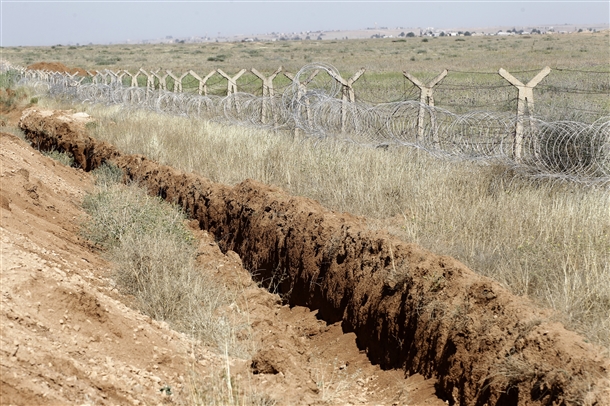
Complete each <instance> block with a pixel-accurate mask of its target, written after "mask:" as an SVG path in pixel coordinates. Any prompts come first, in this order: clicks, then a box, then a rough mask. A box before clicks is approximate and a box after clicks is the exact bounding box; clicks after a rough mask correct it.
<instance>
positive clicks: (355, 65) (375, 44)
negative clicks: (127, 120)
mask: <svg viewBox="0 0 610 406" xmlns="http://www.w3.org/2000/svg"><path fill="white" fill-rule="evenodd" d="M608 35H609V33H608V32H607V31H606V32H599V33H579V34H562V35H558V34H555V35H531V36H506V37H499V36H478V37H434V38H428V37H424V38H421V37H412V38H404V39H365V40H342V41H277V42H260V43H257V42H250V43H239V42H238V43H225V42H218V43H202V44H157V45H81V46H78V47H77V46H62V45H56V46H52V47H4V48H3V49H2V53H3V58H4V59H6V60H8V61H11V62H12V63H14V64H17V65H22V66H27V65H30V64H32V63H35V62H41V61H59V62H62V63H64V64H66V65H67V66H78V67H81V68H84V69H103V68H108V69H128V70H131V71H135V70H138V69H139V68H142V67H143V68H145V69H157V68H162V69H171V70H176V71H186V70H189V69H194V70H195V71H197V72H201V73H204V72H205V73H207V72H208V71H210V70H212V69H216V68H221V69H223V70H225V71H227V72H230V71H234V70H239V69H241V68H247V69H249V68H251V67H255V68H257V69H258V70H261V71H274V70H275V69H277V67H278V66H280V65H282V66H284V67H285V68H286V69H287V70H288V71H290V72H295V71H296V70H298V69H299V68H300V67H301V66H303V65H304V64H306V63H309V62H325V63H330V64H332V65H334V66H336V67H337V68H338V69H339V71H340V72H342V73H346V74H347V73H350V72H352V73H353V72H355V71H356V70H358V69H359V68H361V67H363V68H366V69H367V70H369V71H371V72H378V73H380V74H387V73H390V72H394V73H400V72H402V71H403V70H405V69H406V70H408V71H410V72H412V73H414V74H430V75H435V72H437V71H441V70H442V69H444V68H446V69H449V70H461V71H473V72H481V71H484V72H485V71H487V72H497V70H498V69H499V68H501V67H502V68H504V69H507V70H509V71H510V70H529V69H540V68H542V67H544V66H547V65H548V66H551V67H560V68H570V69H575V68H585V67H586V68H594V67H604V66H605V67H607V64H608Z"/></svg>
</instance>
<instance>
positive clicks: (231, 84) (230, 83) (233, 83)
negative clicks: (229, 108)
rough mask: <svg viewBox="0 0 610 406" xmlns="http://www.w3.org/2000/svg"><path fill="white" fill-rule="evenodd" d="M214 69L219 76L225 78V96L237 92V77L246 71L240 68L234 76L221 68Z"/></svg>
mask: <svg viewBox="0 0 610 406" xmlns="http://www.w3.org/2000/svg"><path fill="white" fill-rule="evenodd" d="M216 71H217V72H218V73H219V74H220V76H222V77H224V78H225V79H227V96H230V95H232V94H235V93H237V79H239V78H240V77H241V75H243V74H244V73H246V70H245V69H242V70H240V71H239V72H237V74H236V75H235V76H229V75H228V74H226V73H225V72H224V71H223V70H222V69H216Z"/></svg>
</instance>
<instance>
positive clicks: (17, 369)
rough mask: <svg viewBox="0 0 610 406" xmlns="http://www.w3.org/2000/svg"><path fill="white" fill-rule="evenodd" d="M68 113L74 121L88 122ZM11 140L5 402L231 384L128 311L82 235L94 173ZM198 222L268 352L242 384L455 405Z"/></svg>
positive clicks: (3, 276)
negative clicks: (290, 293) (256, 271)
mask: <svg viewBox="0 0 610 406" xmlns="http://www.w3.org/2000/svg"><path fill="white" fill-rule="evenodd" d="M70 117H71V118H70V121H69V122H70V123H71V125H77V124H76V123H79V124H78V125H79V126H83V124H84V123H85V122H87V118H86V117H84V116H82V115H78V114H77V115H75V114H70ZM39 118H40V117H39ZM63 123H65V122H63ZM0 145H1V148H0V181H1V186H2V188H1V190H0V211H1V215H0V216H1V227H0V238H1V241H2V245H1V259H2V266H1V273H0V280H1V284H0V291H1V299H0V300H1V303H2V305H1V307H0V337H1V339H0V404H3V405H4V404H6V405H9V404H12V405H34V404H36V405H42V404H100V405H116V404H135V405H137V404H189V399H191V396H192V395H193V390H194V388H195V387H196V388H197V389H198V390H206V389H208V390H211V389H210V388H213V387H214V385H216V386H217V385H219V383H220V384H222V383H223V382H224V381H223V379H224V378H223V376H224V375H223V374H224V372H225V371H226V363H227V360H226V359H225V358H224V357H222V356H219V355H218V353H217V351H216V350H215V349H210V348H207V347H205V346H204V345H202V344H201V343H198V342H196V341H193V340H192V339H189V337H187V336H185V335H184V334H181V333H178V332H176V331H173V330H171V329H170V328H169V326H168V325H167V324H165V323H163V322H157V321H154V320H152V319H150V318H149V317H147V316H145V315H142V314H141V313H139V312H137V311H135V310H133V309H132V308H130V307H128V306H126V304H130V303H131V299H130V298H128V297H124V296H122V295H121V294H120V293H119V292H118V291H117V289H116V288H115V286H114V284H113V282H112V280H111V278H110V275H111V268H112V266H111V264H109V263H107V262H106V261H105V260H104V259H102V258H101V257H100V252H98V251H97V250H96V249H95V248H94V247H93V246H92V245H91V244H90V243H89V242H88V241H86V240H84V239H82V238H81V237H80V235H79V224H80V223H81V221H82V220H83V218H84V217H85V213H84V212H83V211H82V209H81V207H80V202H81V201H82V199H83V197H84V195H85V193H87V191H91V190H92V189H93V185H92V179H91V177H90V175H89V174H88V173H86V172H85V171H83V170H82V169H74V168H67V167H65V166H63V165H61V164H59V163H57V162H56V161H53V160H52V159H50V158H47V157H44V156H42V155H41V154H40V152H38V151H37V150H35V149H33V148H32V147H31V146H30V145H28V144H27V143H25V142H24V141H22V140H20V139H19V138H17V137H15V136H13V135H10V134H7V133H0ZM190 225H191V226H192V227H194V228H193V232H194V234H195V236H196V238H197V239H198V241H199V246H198V252H197V262H198V264H199V266H200V268H201V269H202V272H208V273H211V274H212V275H214V277H217V278H222V280H223V281H224V282H225V283H226V284H228V285H231V286H234V287H235V288H237V289H239V290H240V291H241V292H242V293H241V295H240V297H239V298H238V300H237V301H236V303H235V304H236V306H231V307H229V308H227V309H222V311H223V312H228V313H231V315H232V317H233V318H235V319H239V318H242V319H245V318H247V319H248V321H249V322H250V324H251V325H252V328H251V332H250V333H251V336H249V337H246V338H245V339H247V340H249V341H251V342H252V345H253V346H254V347H255V348H256V349H258V350H257V351H256V352H255V355H254V357H253V360H252V361H250V360H243V359H238V358H230V359H229V365H230V370H231V374H232V376H233V378H234V381H233V383H234V384H235V385H237V386H238V387H239V388H241V390H243V391H245V392H246V393H247V392H253V393H257V394H260V396H262V397H263V398H264V399H267V400H266V403H265V404H273V403H272V402H275V404H278V405H297V404H302V405H321V404H336V403H341V404H356V405H358V404H364V405H366V404H394V405H406V404H422V405H437V406H439V405H442V404H444V403H443V402H442V401H440V400H439V399H438V398H437V397H436V396H435V395H434V392H435V390H434V383H435V380H433V379H424V378H423V377H422V376H421V375H414V376H410V377H409V378H408V379H407V378H406V377H405V375H404V372H403V371H401V370H382V369H381V368H380V367H379V366H377V365H373V364H371V362H370V361H369V360H368V358H367V356H366V354H365V352H364V351H361V350H359V349H358V347H357V345H356V336H355V334H354V333H348V334H345V333H344V332H343V331H342V328H341V325H340V323H334V324H328V323H326V322H325V321H323V320H320V319H319V318H318V317H317V313H316V312H312V311H310V310H309V309H308V308H306V307H300V306H288V305H285V304H283V303H282V302H281V300H280V298H279V296H278V295H273V294H271V293H269V292H268V291H267V290H265V289H262V288H260V287H259V286H258V285H257V284H256V283H255V281H253V280H252V278H251V276H250V274H249V273H248V272H247V271H246V270H245V269H244V267H243V265H242V261H241V259H240V258H239V256H238V255H237V254H236V253H235V252H233V251H226V252H225V253H223V252H221V250H220V248H219V245H218V244H217V242H216V241H215V240H214V238H213V236H212V235H211V234H210V233H208V232H207V231H203V230H200V229H199V227H198V222H197V221H194V222H191V224H190ZM240 308H242V309H248V312H247V313H245V314H244V313H243V312H241V311H240ZM221 355H222V354H221ZM166 385H167V386H169V387H171V391H172V392H173V394H172V395H171V396H167V394H166V393H165V392H162V391H161V389H163V388H164V387H166Z"/></svg>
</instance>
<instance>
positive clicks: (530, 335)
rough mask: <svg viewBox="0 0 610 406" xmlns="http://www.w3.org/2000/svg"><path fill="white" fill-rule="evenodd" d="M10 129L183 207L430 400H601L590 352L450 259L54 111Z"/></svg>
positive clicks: (296, 301)
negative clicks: (182, 168) (416, 378)
mask: <svg viewBox="0 0 610 406" xmlns="http://www.w3.org/2000/svg"><path fill="white" fill-rule="evenodd" d="M45 115H46V116H45ZM21 127H22V129H23V130H24V131H25V133H26V134H27V137H28V138H29V139H30V140H31V141H32V143H33V144H35V145H39V146H40V147H41V148H54V149H57V150H62V151H68V152H71V153H72V154H73V155H74V157H75V159H76V162H77V163H78V165H80V166H81V167H82V168H83V169H85V170H90V169H93V168H95V167H96V166H98V165H100V164H101V163H103V162H104V161H106V160H111V161H113V162H114V163H115V164H117V165H118V166H119V167H121V168H122V169H123V170H124V172H125V176H126V179H129V180H136V181H139V182H141V183H142V184H143V185H145V186H146V187H147V188H148V189H149V191H150V192H151V193H152V194H155V195H159V196H162V197H163V198H165V199H167V200H169V201H173V202H176V203H178V204H180V205H181V206H182V207H183V208H184V210H185V211H186V212H187V213H188V214H189V215H190V216H191V217H192V218H194V219H196V220H197V222H198V224H199V226H200V227H201V229H204V230H207V231H208V232H209V233H210V234H211V235H212V236H213V237H214V239H215V240H216V241H217V242H218V245H219V247H220V248H221V249H222V251H223V252H231V251H234V252H236V253H237V254H238V255H239V256H240V257H241V260H242V261H243V264H244V266H245V268H246V269H251V270H256V274H255V276H256V278H257V279H258V280H259V281H262V282H263V283H265V281H270V280H276V281H277V280H278V279H281V280H282V282H281V284H280V285H279V286H277V289H278V290H279V292H280V293H281V295H282V297H283V298H284V299H285V300H286V302H287V303H288V304H290V305H291V306H303V307H307V308H309V309H311V310H314V311H317V315H318V317H319V318H321V319H322V320H324V321H325V322H326V323H328V324H329V325H331V326H333V325H336V326H340V328H341V331H342V333H347V334H350V333H352V334H353V336H354V337H355V341H356V343H357V345H358V348H359V349H361V350H364V351H366V354H367V356H368V358H369V360H370V361H371V362H373V363H374V364H378V365H380V366H381V367H382V368H383V369H401V370H403V371H405V372H406V374H407V375H412V374H421V375H423V376H424V377H425V378H434V379H436V380H437V382H436V384H435V390H436V394H437V395H438V396H439V397H440V398H441V399H443V400H445V401H447V402H449V403H450V404H479V405H484V404H537V405H540V404H541V405H551V404H569V403H580V404H590V405H593V404H596V405H601V404H608V399H610V389H609V388H610V385H609V379H608V371H609V368H610V363H609V360H608V358H606V357H604V356H603V355H602V354H603V353H604V351H603V350H602V349H601V348H599V347H596V346H594V345H592V344H589V343H587V342H586V341H585V340H584V339H583V337H581V336H579V335H577V334H576V333H574V332H570V331H567V330H565V328H564V327H563V326H562V325H561V324H559V323H556V322H553V321H552V315H551V314H550V313H549V312H546V311H543V310H541V309H537V308H536V307H535V306H533V305H532V304H531V303H530V302H529V301H528V300H527V299H526V298H522V297H519V298H517V297H515V296H513V295H511V294H510V293H509V292H507V291H506V290H505V289H503V288H502V287H501V286H500V285H499V284H497V283H496V282H494V281H493V280H490V279H488V278H485V277H482V276H480V275H477V274H476V273H474V272H472V271H471V270H469V269H468V268H466V267H465V266H464V265H463V264H461V263H460V262H458V261H456V260H455V259H452V258H449V257H442V256H437V255H434V254H433V253H431V252H428V251H426V250H424V249H422V248H421V247H419V246H417V245H414V244H408V243H405V242H403V241H400V240H398V239H396V238H394V237H391V236H389V235H388V234H387V233H384V232H378V231H371V230H369V229H368V228H367V227H366V221H365V219H362V218H357V217H354V216H352V215H349V214H346V213H343V214H341V213H336V212H333V211H330V210H327V209H325V208H323V207H322V206H321V205H319V204H318V203H317V202H315V201H313V200H310V199H305V198H300V197H293V196H290V195H288V194H287V193H285V192H284V191H282V190H281V189H278V188H274V187H269V186H266V185H263V184H259V183H257V182H255V181H251V180H248V181H245V182H243V183H241V184H239V185H237V186H235V187H230V186H226V185H220V184H216V183H213V182H211V181H210V180H208V179H205V178H203V177H200V176H197V175H194V174H186V173H181V172H179V171H177V170H175V169H173V168H170V167H167V166H161V165H159V164H157V163H156V162H153V161H151V160H149V159H147V158H145V157H143V156H137V155H123V154H121V153H120V151H118V150H117V149H116V148H114V147H113V146H111V145H109V144H107V143H103V142H98V141H96V140H94V139H92V138H90V137H88V136H87V135H86V133H85V131H84V127H83V125H82V123H78V122H76V121H74V120H72V119H70V118H69V117H68V116H66V115H65V114H63V113H61V112H52V113H42V112H40V111H37V110H35V109H30V110H29V111H26V112H25V113H24V116H23V118H22V120H21ZM288 359H289V358H288V357H287V356H286V355H285V354H284V353H283V352H282V351H281V350H279V349H275V350H271V349H267V348H266V349H265V350H263V351H261V352H260V353H259V355H258V356H257V357H255V359H254V370H255V371H257V372H259V374H263V375H273V374H274V373H275V371H279V370H280V369H281V368H285V367H286V365H289V362H288V361H287V360H288ZM273 376H277V374H276V375H273Z"/></svg>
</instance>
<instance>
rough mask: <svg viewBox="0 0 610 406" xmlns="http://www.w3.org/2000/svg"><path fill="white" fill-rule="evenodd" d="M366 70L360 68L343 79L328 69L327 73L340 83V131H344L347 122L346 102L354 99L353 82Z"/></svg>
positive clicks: (352, 101)
mask: <svg viewBox="0 0 610 406" xmlns="http://www.w3.org/2000/svg"><path fill="white" fill-rule="evenodd" d="M365 71H366V69H364V68H362V69H360V70H359V71H358V72H356V73H355V74H354V76H352V77H351V78H349V79H348V80H345V79H343V78H342V77H341V75H339V74H337V73H335V72H333V71H331V70H329V71H328V74H329V75H330V76H332V77H333V79H335V80H336V81H337V82H339V83H340V84H341V93H342V97H341V99H342V103H341V132H345V125H346V122H347V103H348V102H349V103H354V102H355V101H356V95H355V93H354V87H353V85H354V82H356V81H357V80H358V79H359V78H360V76H362V74H363V73H364V72H365Z"/></svg>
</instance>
